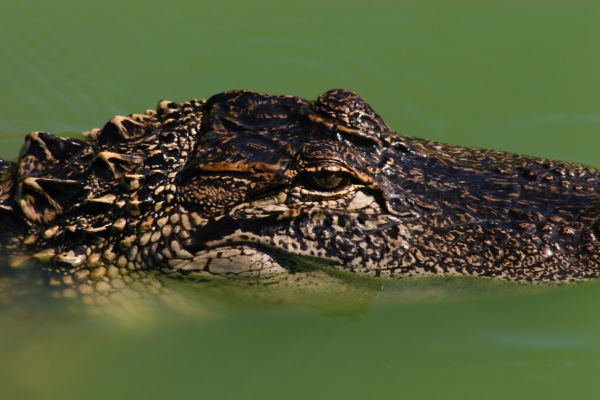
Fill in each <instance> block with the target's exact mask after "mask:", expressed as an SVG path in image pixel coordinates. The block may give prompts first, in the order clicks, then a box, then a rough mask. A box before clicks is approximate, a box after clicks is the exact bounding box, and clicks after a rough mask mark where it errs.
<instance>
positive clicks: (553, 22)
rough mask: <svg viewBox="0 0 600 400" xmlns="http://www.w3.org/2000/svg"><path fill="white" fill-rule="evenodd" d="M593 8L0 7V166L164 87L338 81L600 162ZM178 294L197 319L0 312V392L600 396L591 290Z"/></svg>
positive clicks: (462, 136) (435, 123) (413, 112)
mask: <svg viewBox="0 0 600 400" xmlns="http://www.w3.org/2000/svg"><path fill="white" fill-rule="evenodd" d="M598 20H600V3H598V2H596V1H591V0H590V1H570V2H564V1H543V2H542V1H516V0H509V1H495V2H490V1H478V0H454V1H442V0H439V1H434V0H424V1H387V2H386V1H364V0H363V1H353V0H345V1H323V0H321V1H312V0H304V1H295V2H291V1H283V0H279V1H196V2H192V1H158V0H155V1H145V2H142V1H114V0H104V1H97V2H87V1H66V0H60V1H41V0H36V1H32V0H28V1H11V0H4V1H2V2H1V3H0V157H5V158H14V157H15V156H16V154H17V152H18V149H19V147H20V145H21V143H22V137H23V135H24V134H25V133H27V132H28V131H32V130H47V131H50V132H53V133H60V134H72V133H76V132H80V131H84V130H87V129H89V128H91V127H96V126H101V125H102V124H103V123H104V122H105V121H106V120H108V119H109V118H110V117H111V116H112V115H114V114H117V113H131V112H139V111H143V110H144V109H146V108H148V107H153V106H154V105H155V104H156V102H157V100H158V99H161V98H168V99H172V100H186V99H189V98H192V97H205V96H210V95H212V94H214V93H217V92H219V91H223V90H227V89H232V88H248V89H256V90H261V91H268V92H275V93H289V94H296V95H301V96H304V97H308V98H314V97H316V96H317V95H318V94H319V93H321V92H323V91H325V90H327V89H330V88H334V87H345V88H349V89H353V90H356V91H357V92H359V93H360V94H361V95H363V96H364V97H365V98H366V99H367V100H368V101H369V102H370V103H371V104H372V105H373V106H374V107H375V108H376V110H377V111H378V112H379V113H380V114H381V115H382V116H383V117H384V118H385V119H386V120H387V122H388V123H389V124H390V125H391V126H392V127H394V128H395V129H396V130H398V131H400V132H403V133H406V134H411V135H416V136H423V137H428V138H434V139H438V140H442V141H445V142H452V143H457V144H463V145H473V146H480V147H493V148H496V149H504V150H510V151H517V152H521V153H528V154H533V155H539V156H547V157H552V158H558V159H564V160H570V161H580V162H585V163H588V164H592V165H595V166H600V157H599V156H598V149H599V148H600V130H599V128H600V111H599V106H600V74H599V71H600V52H598V41H599V39H600V24H598ZM184 286H187V287H185V288H184V289H182V291H190V292H193V293H192V295H190V296H191V297H192V298H193V300H191V301H190V303H189V304H187V305H186V306H185V307H184V308H186V310H185V311H182V312H179V311H174V309H173V308H169V307H165V308H164V309H163V308H157V309H155V310H153V312H152V313H150V314H151V315H146V314H144V315H137V314H136V313H135V312H132V313H130V314H128V315H126V316H120V317H119V318H118V321H116V322H115V321H113V320H112V319H110V318H109V319H106V318H82V317H81V318H74V317H65V316H62V314H60V313H58V312H55V310H53V308H52V307H44V308H36V309H35V310H34V309H27V308H26V309H25V312H18V313H16V312H12V311H10V310H6V309H2V310H3V315H0V326H1V327H0V397H1V398H6V399H9V398H10V399H13V398H15V399H16V398H40V399H41V398H43V399H71V398H72V399H81V398H86V399H95V398H98V399H105V398H207V399H217V398H218V399H225V398H230V399H245V398H261V399H271V398H273V399H275V398H286V399H287V398H289V399H306V398H318V399H320V398H323V399H365V398H400V397H402V398H457V399H458V398H460V399H463V398H502V399H505V398H543V399H563V398H594V397H596V396H597V393H598V390H599V389H600V381H599V380H598V374H599V373H600V311H599V310H600V285H598V284H586V285H580V286H571V287H566V288H541V289H540V288H526V287H521V286H519V287H515V286H514V285H509V284H499V283H489V282H483V283H482V282H478V281H472V280H468V279H451V280H446V279H434V280H421V281H405V282H383V284H382V283H381V282H374V281H362V280H359V281H358V282H353V281H349V282H348V283H347V290H346V292H345V293H344V294H340V295H338V294H337V293H334V294H331V293H329V294H327V293H321V294H317V295H314V294H313V293H312V292H311V291H310V290H307V293H306V294H305V295H304V294H303V292H302V291H300V292H299V293H298V292H296V293H294V294H292V295H289V296H286V293H287V292H286V291H285V290H283V291H280V292H277V291H276V290H275V291H273V290H271V289H269V290H271V291H269V290H266V289H265V291H263V290H261V289H260V288H259V289H258V290H257V288H253V289H252V290H250V291H249V292H248V291H244V289H243V288H239V287H237V286H236V287H232V288H228V287H227V286H226V287H225V288H223V287H221V288H219V289H220V290H214V288H212V289H210V290H208V289H206V290H205V288H203V287H201V285H200V286H198V287H196V286H195V285H193V284H186V285H184ZM233 286H235V285H233ZM342 286H344V285H342ZM381 286H383V290H381ZM229 289H231V290H229ZM332 290H334V291H337V290H341V289H340V287H338V286H334V287H333V289H332ZM240 292H241V294H240ZM228 293H232V294H231V296H232V297H235V300H233V301H228V300H227V296H228ZM233 293H235V294H233Z"/></svg>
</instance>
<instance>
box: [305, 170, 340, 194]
mask: <svg viewBox="0 0 600 400" xmlns="http://www.w3.org/2000/svg"><path fill="white" fill-rule="evenodd" d="M305 178H306V183H308V185H307V186H310V187H312V188H314V189H316V190H321V191H334V190H338V189H341V188H343V187H345V186H348V184H349V183H350V180H351V176H350V174H349V173H347V172H344V171H313V172H306V173H305Z"/></svg>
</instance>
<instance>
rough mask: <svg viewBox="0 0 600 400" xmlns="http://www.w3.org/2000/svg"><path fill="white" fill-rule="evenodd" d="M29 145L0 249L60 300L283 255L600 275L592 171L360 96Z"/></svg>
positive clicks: (135, 119) (272, 263)
mask: <svg viewBox="0 0 600 400" xmlns="http://www.w3.org/2000/svg"><path fill="white" fill-rule="evenodd" d="M86 136H87V140H86V141H82V140H77V139H70V138H59V137H55V136H52V135H49V134H47V133H43V132H35V133H32V134H30V135H28V136H27V138H26V142H25V145H24V146H23V149H22V151H21V154H20V156H19V159H18V161H17V162H15V163H12V162H4V161H1V162H0V218H1V221H2V222H1V223H0V224H1V225H2V228H3V229H2V232H1V233H0V247H1V248H2V249H3V250H4V251H5V252H6V254H8V255H9V257H10V263H9V264H10V265H11V266H12V267H14V268H19V267H23V266H25V265H31V263H32V262H34V263H35V264H36V265H41V268H42V269H43V270H44V271H45V274H46V276H47V277H48V278H49V280H50V282H52V283H53V284H55V285H57V286H59V287H63V288H64V290H65V293H71V292H73V290H74V289H73V288H74V287H75V288H78V289H79V291H80V292H84V293H88V294H89V293H113V292H118V291H119V290H121V289H122V288H123V287H124V286H127V285H128V284H130V283H133V282H135V281H136V280H139V279H142V278H141V276H142V274H141V273H140V272H141V271H147V270H160V271H164V272H167V273H182V274H198V275H261V274H272V273H286V272H288V271H287V270H286V264H285V259H286V256H285V255H286V254H288V253H291V254H295V255H301V256H311V257H317V258H319V259H323V260H327V261H328V262H329V263H330V264H331V265H332V267H334V268H340V269H343V270H348V271H352V272H357V273H361V274H370V275H376V276H412V275H421V274H466V275H477V276H489V277H500V278H505V279H511V280H526V281H563V280H580V279H587V278H594V277H597V276H598V275H600V222H599V218H600V193H599V190H598V189H599V187H600V172H599V171H598V170H597V169H595V168H592V167H587V166H583V165H577V164H571V163H564V162H557V161H551V160H546V159H540V158H533V157H524V156H518V155H514V154H510V153H505V152H499V151H491V150H481V149H473V148H463V147H458V146H452V145H445V144H440V143H436V142H433V141H427V140H422V139H417V138H412V137H407V136H402V135H399V134H397V133H395V132H394V131H392V130H391V129H390V128H389V127H388V126H387V125H386V124H385V123H384V122H383V120H382V119H381V118H380V117H379V116H378V115H377V114H376V113H375V112H374V111H373V110H372V109H371V107H370V106H369V105H368V104H366V103H365V102H364V100H362V99H361V98H360V97H359V96H357V95H356V94H354V93H352V92H348V91H344V90H332V91H329V92H327V93H324V94H323V95H321V96H320V97H319V98H318V99H317V100H316V101H306V100H303V99H300V98H298V97H293V96H272V95H266V94H260V93H255V92H250V91H231V92H225V93H222V94H218V95H216V96H213V97H211V98H209V99H208V100H192V101H190V102H186V103H180V104H177V103H173V102H169V101H162V102H160V103H159V106H158V108H157V110H148V111H146V113H144V114H133V115H130V116H116V117H114V118H113V119H111V120H110V121H109V122H108V123H107V124H106V125H105V126H104V127H103V128H102V129H94V130H92V131H89V132H86Z"/></svg>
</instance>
